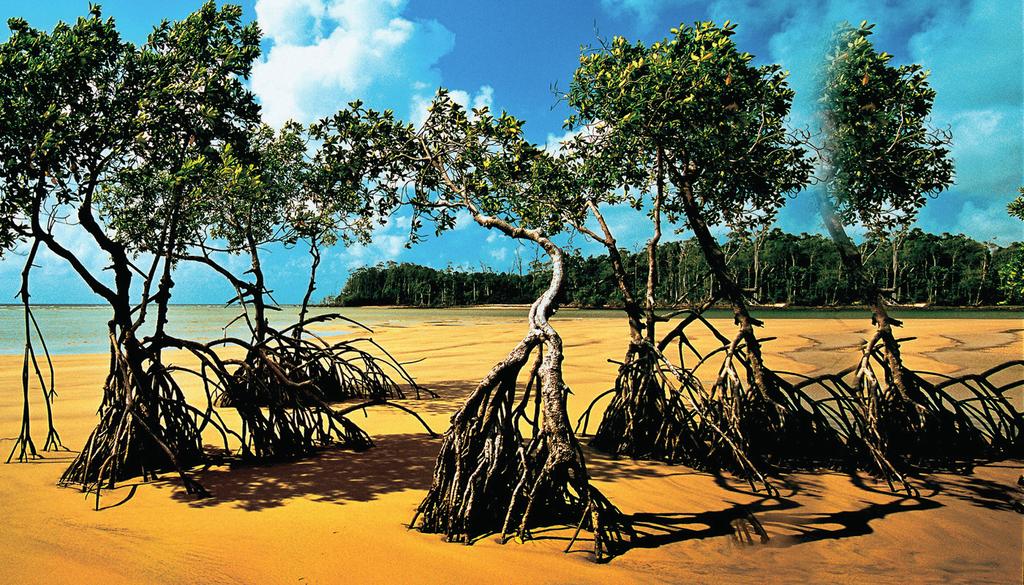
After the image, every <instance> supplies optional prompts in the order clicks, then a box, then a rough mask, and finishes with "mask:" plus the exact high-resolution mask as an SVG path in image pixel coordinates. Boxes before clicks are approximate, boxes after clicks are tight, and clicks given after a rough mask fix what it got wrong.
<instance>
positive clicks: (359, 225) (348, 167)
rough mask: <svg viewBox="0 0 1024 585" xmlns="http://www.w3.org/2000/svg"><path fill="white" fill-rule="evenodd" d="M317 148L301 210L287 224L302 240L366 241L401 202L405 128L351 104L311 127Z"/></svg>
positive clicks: (386, 115) (388, 112) (392, 119)
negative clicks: (294, 227) (316, 238)
mask: <svg viewBox="0 0 1024 585" xmlns="http://www.w3.org/2000/svg"><path fill="white" fill-rule="evenodd" d="M309 134H310V137H311V138H312V139H313V140H315V141H317V142H318V143H319V144H320V147H319V148H318V150H317V151H316V153H315V154H314V155H313V159H312V161H311V163H310V177H309V186H308V189H307V194H306V197H305V201H306V204H305V209H303V208H302V207H301V206H300V207H299V208H297V209H296V210H295V212H294V213H295V214H296V215H295V216H294V217H293V219H292V224H293V225H294V226H296V230H297V231H298V232H299V233H300V234H305V236H306V237H310V236H312V237H316V231H317V229H316V228H317V226H320V227H319V232H320V237H319V239H320V240H321V241H326V242H329V241H330V239H331V238H334V237H337V236H339V235H340V236H341V238H342V239H343V240H344V241H345V242H346V243H349V242H352V241H360V242H367V241H369V239H370V237H371V233H372V231H373V228H374V227H375V226H376V225H377V224H383V223H384V222H385V221H386V220H387V217H388V216H389V215H390V214H391V213H392V212H393V211H394V210H395V208H396V207H397V206H398V204H399V203H400V201H401V191H400V189H401V187H402V185H403V182H404V180H403V179H404V176H403V172H404V168H405V167H404V163H403V160H402V158H401V157H400V156H396V153H400V152H402V151H403V149H404V148H406V147H407V145H408V143H407V141H408V128H407V127H406V126H405V125H404V124H403V123H402V122H401V121H399V120H398V119H396V118H395V116H394V113H393V112H392V111H391V110H384V111H383V112H378V111H376V110H372V109H368V108H366V107H364V106H363V103H362V102H360V101H355V102H352V103H350V104H349V105H348V107H347V108H344V109H341V110H339V111H338V112H337V113H336V114H334V115H333V116H331V117H329V118H324V119H321V120H320V121H318V122H317V123H315V124H313V125H312V126H310V129H309Z"/></svg>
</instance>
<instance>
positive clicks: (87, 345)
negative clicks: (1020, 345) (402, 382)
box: [0, 305, 1024, 355]
mask: <svg viewBox="0 0 1024 585" xmlns="http://www.w3.org/2000/svg"><path fill="white" fill-rule="evenodd" d="M169 311H170V315H169V320H168V325H167V328H168V332H169V333H171V334H172V335H174V336H177V337H182V338H185V339H193V340H196V341H209V340H213V339H217V338H220V337H225V336H233V337H242V338H245V337H246V336H247V334H248V331H247V328H246V325H245V323H244V322H243V321H236V322H235V323H234V324H231V325H230V326H229V325H228V324H229V323H230V322H231V321H232V320H233V319H234V318H235V317H237V316H238V315H239V313H240V309H239V308H238V307H225V306H222V305H171V307H170V310H169ZM309 312H310V315H311V316H313V315H322V314H326V313H340V314H342V315H344V316H345V317H348V318H350V319H353V320H355V321H358V322H359V323H361V324H363V325H366V326H367V327H370V328H371V329H372V328H373V327H375V326H389V327H410V326H415V325H418V324H423V323H433V324H445V325H459V324H467V323H486V322H489V321H490V322H493V321H517V320H524V319H525V318H526V313H527V308H526V307H518V306H513V307H487V308H472V307H471V308H456V309H406V308H378V307H344V308H336V307H311V308H310V311H309ZM754 312H755V314H756V316H758V317H760V318H763V319H809V318H824V319H835V318H853V319H857V318H863V319H865V320H867V319H869V316H868V313H867V312H866V311H861V310H856V309H852V310H851V309H842V310H830V309H760V308H759V309H756V310H755V311H754ZM33 313H34V314H35V317H36V321H38V323H39V328H40V330H41V331H42V332H43V336H44V337H45V339H46V345H47V347H48V348H49V350H50V353H53V354H69V353H71V354H73V353H105V352H106V351H107V338H106V335H107V332H106V331H107V321H108V320H109V319H110V315H111V314H110V308H109V307H107V306H105V305H38V306H35V307H33ZM298 313H299V307H298V306H295V305H284V306H281V307H280V310H279V311H269V312H268V318H269V319H270V322H271V325H273V326H275V327H278V328H283V327H287V326H288V325H290V324H292V323H294V322H295V320H296V319H297V318H298ZM893 314H894V316H896V317H897V318H900V319H913V318H931V319H943V318H989V319H992V318H996V319H999V318H1005V319H1017V320H1021V319H1022V318H1024V314H1022V313H1021V312H1019V311H984V310H982V311H974V310H969V311H962V310H912V311H894V312H893ZM621 316H622V313H621V312H620V311H618V310H616V309H571V308H569V309H562V310H560V311H559V312H558V313H557V314H556V315H555V320H556V321H557V320H560V319H590V318H612V319H614V318H618V317H621ZM708 316H709V317H712V318H715V317H718V318H727V317H730V316H731V313H729V312H728V311H725V310H720V309H715V310H712V311H709V312H708ZM153 318H155V315H154V316H153ZM24 326H25V325H24V314H23V312H22V308H21V306H20V305H0V354H19V355H20V354H21V353H22V352H23V351H24V348H25V333H24ZM149 327H150V328H149V329H147V328H146V327H143V330H142V335H146V334H147V333H149V332H150V331H151V330H152V329H151V327H152V325H151V324H150V325H149ZM312 330H313V331H315V332H317V333H318V334H322V335H341V334H344V333H349V332H353V331H357V330H359V327H358V326H356V325H354V324H352V323H349V322H346V321H344V320H340V319H336V320H332V321H326V322H323V323H317V324H316V325H314V326H313V327H312ZM36 350H37V351H41V350H42V348H41V347H40V346H39V345H38V342H37V345H36Z"/></svg>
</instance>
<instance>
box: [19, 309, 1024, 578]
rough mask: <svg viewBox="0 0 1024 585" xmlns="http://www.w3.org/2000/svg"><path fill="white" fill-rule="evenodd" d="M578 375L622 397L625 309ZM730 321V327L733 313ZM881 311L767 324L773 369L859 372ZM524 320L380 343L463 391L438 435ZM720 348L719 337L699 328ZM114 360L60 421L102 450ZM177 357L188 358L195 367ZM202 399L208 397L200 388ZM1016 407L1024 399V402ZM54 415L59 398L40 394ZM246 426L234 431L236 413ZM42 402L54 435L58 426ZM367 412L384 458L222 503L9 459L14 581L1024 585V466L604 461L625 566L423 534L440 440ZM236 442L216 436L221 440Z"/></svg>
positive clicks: (574, 340)
mask: <svg viewBox="0 0 1024 585" xmlns="http://www.w3.org/2000/svg"><path fill="white" fill-rule="evenodd" d="M556 325H557V328H558V330H559V331H560V333H561V334H562V336H563V338H564V340H565V344H566V360H565V378H566V381H567V383H568V384H569V385H570V387H571V388H572V390H573V395H572V396H571V397H570V402H569V409H570V415H571V416H573V417H575V416H576V415H578V414H579V413H580V412H581V411H582V410H583V409H584V408H585V407H586V405H587V404H589V403H590V401H591V400H592V398H593V397H595V396H596V395H597V394H599V393H600V392H602V391H603V390H605V389H607V388H608V387H609V386H610V385H611V383H612V381H613V379H614V376H615V366H614V364H610V363H608V362H607V360H608V359H609V358H611V359H621V357H622V353H623V350H624V344H625V341H626V338H627V331H626V328H625V324H624V322H623V320H621V319H615V318H608V319H601V318H588V319H560V320H558V321H557V322H556ZM715 325H716V326H719V327H721V328H722V329H723V330H725V331H728V330H730V327H731V323H729V322H727V321H724V320H721V321H715ZM869 327H870V324H869V323H868V322H867V320H866V319H865V320H853V319H806V320H805V319H778V320H772V321H769V322H768V324H767V327H766V328H765V330H764V331H763V332H761V333H762V335H764V336H777V337H778V338H777V339H775V340H773V341H770V342H768V343H766V344H765V352H766V359H767V361H768V363H769V365H771V366H772V367H774V368H776V369H779V370H788V371H793V372H797V373H802V374H814V373H818V372H822V371H830V370H831V371H834V370H837V369H841V368H844V367H848V366H852V365H854V364H855V363H856V359H857V347H858V344H859V341H860V340H861V339H863V338H865V337H866V336H867V335H868V333H869V331H868V330H869ZM523 332H524V326H523V324H522V323H521V322H517V321H514V320H501V319H498V320H495V322H493V323H490V324H486V325H485V324H480V323H472V324H465V325H459V324H458V323H454V324H453V323H449V322H446V323H444V324H429V323H424V324H417V325H416V326H415V327H393V328H384V329H380V330H378V331H377V333H376V335H375V339H376V340H377V341H378V342H380V343H382V344H383V345H384V346H385V347H387V348H388V349H389V350H390V351H391V352H392V353H394V354H395V355H397V356H399V357H400V358H401V359H402V360H407V361H415V360H420V359H421V358H424V359H423V361H419V362H416V363H414V364H411V365H410V366H409V370H410V372H411V373H412V374H413V375H414V376H415V377H416V378H417V380H418V381H419V382H421V383H422V384H424V385H426V386H428V387H430V388H433V389H434V390H436V391H437V392H438V393H439V394H440V395H441V396H440V398H438V399H436V400H430V401H415V400H409V401H406V402H405V404H406V405H408V406H410V407H412V408H415V409H416V410H418V411H419V412H421V413H423V415H424V417H425V418H426V419H427V420H428V422H429V423H430V424H431V425H432V426H433V427H434V428H435V429H437V430H443V429H444V428H445V427H446V426H447V424H448V418H449V417H450V415H451V414H452V413H453V412H454V411H455V409H457V408H458V406H459V405H460V404H461V401H462V400H463V398H464V397H465V396H466V395H467V394H468V393H469V392H470V391H471V390H472V388H473V386H475V384H476V382H477V381H478V380H479V379H480V378H481V377H482V376H483V375H484V374H485V373H486V372H487V370H488V369H490V367H491V366H492V365H493V364H494V363H495V362H496V361H497V360H499V359H501V358H502V357H504V355H505V352H506V351H507V350H509V349H510V348H511V347H512V346H513V345H514V344H515V343H516V342H517V341H518V340H519V339H520V338H521V336H522V334H523ZM901 334H904V335H907V336H911V335H913V336H917V338H918V339H917V340H915V341H912V342H908V343H906V344H905V350H904V351H905V357H906V361H907V363H908V364H909V365H911V366H912V367H914V368H916V369H924V370H930V371H935V372H940V373H947V374H951V373H956V372H960V371H964V370H970V371H981V370H984V369H987V368H989V367H991V366H993V365H995V364H997V363H1001V362H1003V361H1006V360H1009V359H1018V358H1021V357H1022V353H1024V335H1022V323H1021V321H1019V320H1016V319H973V320H966V319H965V320H953V319H914V320H908V321H907V323H906V326H905V327H904V328H903V331H902V333H901ZM695 341H696V343H697V344H698V347H701V346H703V347H710V345H711V343H712V340H711V338H710V336H698V337H697V338H696V339H695ZM106 359H107V358H106V356H103V355H66V356H57V357H56V358H55V363H56V370H57V390H58V392H59V394H60V396H59V398H58V401H57V403H56V406H55V411H56V416H57V424H58V429H59V431H60V432H61V434H62V437H63V438H64V442H65V443H66V444H67V445H69V446H72V447H75V446H79V445H81V444H82V443H83V442H84V440H85V438H86V437H87V435H88V433H89V431H90V430H91V429H92V426H93V425H94V424H95V410H96V407H97V406H98V404H99V399H100V388H101V386H102V383H103V378H104V375H105V373H106V366H107V362H106ZM173 359H180V360H183V361H187V360H185V359H184V357H183V356H176V357H174V358H172V361H173ZM20 381H21V358H20V357H19V356H0V387H2V388H4V389H5V391H4V392H3V393H2V394H0V435H2V436H3V437H4V438H3V439H2V440H0V450H2V454H3V456H4V457H6V455H7V453H9V452H10V449H11V448H12V446H13V436H14V435H15V434H16V433H17V430H18V425H19V421H20V415H21V399H20ZM188 392H189V394H190V396H192V397H196V396H198V392H197V388H196V386H195V384H194V383H190V385H189V387H188ZM1014 400H1015V401H1016V405H1017V406H1018V407H1024V405H1022V403H1021V397H1020V394H1019V393H1018V394H1017V395H1016V396H1015V397H1014ZM36 402H37V403H38V400H37V401H36ZM224 415H225V416H226V417H227V418H229V420H230V419H231V415H232V413H231V411H230V410H225V411H224ZM42 416H43V409H42V405H41V404H34V410H33V425H34V433H33V434H34V436H35V438H36V440H37V441H38V442H40V443H41V441H42V438H43V437H44V436H45V423H44V422H43V419H42ZM354 420H355V422H357V423H358V424H360V425H361V426H363V427H364V428H365V429H366V430H367V431H369V432H370V433H371V435H373V437H374V440H375V441H376V443H377V446H376V447H375V448H374V449H371V450H370V451H367V452H365V453H352V452H348V451H343V450H332V451H327V452H325V453H324V454H322V455H321V456H319V457H317V458H313V459H309V460H304V461H299V462H295V463H288V464H280V465H272V466H261V467H243V468H236V469H229V468H227V467H223V466H222V467H213V468H210V469H208V470H205V471H199V472H198V473H197V476H198V478H199V479H200V481H201V482H202V483H203V484H204V486H205V487H207V489H209V491H210V492H211V493H212V494H213V497H211V498H208V499H203V500H194V499H192V498H191V497H189V496H187V495H186V494H185V493H184V491H183V490H182V489H181V488H180V486H179V484H178V482H177V481H176V480H174V479H170V478H171V475H168V479H167V480H166V481H160V482H154V483H150V484H139V483H138V482H125V483H124V484H122V485H121V486H119V487H118V488H117V489H116V490H113V491H111V492H108V493H106V494H105V495H104V496H103V500H102V505H103V506H104V507H105V508H106V509H104V510H102V511H100V512H96V511H93V509H92V501H87V500H86V499H85V497H84V496H83V495H82V494H81V493H79V492H77V491H74V490H71V489H62V488H58V487H56V486H55V485H54V484H55V482H56V480H57V478H58V477H59V476H60V473H61V472H62V471H63V469H64V467H65V466H66V465H67V462H68V460H69V458H70V457H71V456H72V455H71V454H49V453H48V454H46V459H43V460H40V461H37V462H33V463H29V464H20V465H16V464H11V465H0V513H2V518H3V529H2V530H0V547H2V548H3V550H4V552H5V555H4V556H5V559H4V561H3V562H2V563H0V582H5V583H65V582H67V583H71V582H74V583H93V582H104V583H129V582H130V583H166V582H197V583H198V582H203V583H236V582H237V583H331V582H352V583H362V582H367V583H405V582H408V583H419V582H423V583H452V582H454V583H480V582H495V581H496V582H508V583H531V584H541V583H581V582H587V583H590V582H601V583H650V582H663V583H681V582H698V583H703V582H708V583H713V582H723V581H726V582H793V581H812V582H825V581H830V582H868V581H870V582H873V583H890V582H892V583H895V582H901V583H918V582H926V583H928V582H951V581H952V582H995V583H1019V582H1020V580H1021V574H1022V573H1021V571H1022V553H1021V551H1022V545H1024V542H1022V530H1024V516H1021V515H1019V514H1016V513H1015V512H1013V511H1012V510H1011V509H1010V506H1011V498H1012V496H1013V493H1014V488H1013V485H1014V481H1015V480H1016V478H1017V476H1018V475H1019V474H1020V473H1021V471H1022V469H1021V463H1020V462H1003V463H1000V464H996V465H990V466H984V467H979V468H978V469H977V470H976V471H975V473H974V475H971V476H953V475H944V474H936V475H929V476H926V477H922V478H919V479H918V486H919V488H920V490H921V495H922V497H921V498H920V499H909V498H904V497H901V496H900V495H896V494H891V493H889V492H888V490H887V488H886V486H885V485H884V484H879V483H878V482H876V481H874V480H873V479H872V478H870V477H868V476H866V475H857V476H848V475H844V474H840V473H819V474H796V475H791V476H787V477H786V478H784V481H783V483H782V485H781V486H780V491H781V492H782V497H781V498H780V499H778V500H769V499H765V498H763V497H761V496H760V495H759V494H756V493H752V492H750V491H749V490H748V489H746V486H745V484H742V483H741V482H737V481H734V480H732V479H728V478H718V477H715V476H713V475H710V474H705V473H700V472H696V471H693V470H690V469H688V468H686V467H682V466H668V465H663V464H658V463H649V462H633V461H628V460H619V461H616V460H612V459H610V458H609V457H607V456H604V455H601V454H599V453H596V452H593V451H591V450H589V449H588V450H587V457H588V464H589V467H590V470H591V473H592V475H593V477H594V482H595V484H596V485H597V487H598V488H600V489H601V490H602V491H603V492H604V493H605V494H606V495H607V496H608V497H609V498H610V499H611V500H612V501H613V502H614V503H615V504H616V505H617V506H619V508H620V509H621V510H622V511H623V512H624V513H627V514H632V515H634V516H633V518H634V520H635V521H636V523H637V527H638V529H639V530H640V537H639V538H638V540H637V541H636V542H634V543H633V547H632V548H631V549H629V550H628V551H626V552H625V553H624V554H622V555H621V556H619V557H616V558H615V559H613V560H612V561H611V562H610V563H608V564H604V565H597V564H594V563H593V562H591V561H590V559H591V554H590V551H589V547H588V543H586V542H582V543H578V544H577V546H576V548H575V549H574V552H572V553H570V554H562V552H561V549H562V548H564V546H565V542H566V539H567V538H568V537H569V535H570V533H571V531H568V530H566V529H562V528H556V529H551V530H541V531H537V533H536V536H537V537H538V538H537V539H536V540H533V541H530V542H527V543H516V542H510V543H508V544H506V545H500V544H498V543H497V542H496V539H495V537H485V538H483V539H481V540H480V541H479V542H477V543H476V544H475V545H473V546H471V547H466V546H462V545H456V544H449V543H445V542H444V541H443V539H442V538H441V537H439V536H437V535H426V534H421V533H419V532H416V531H410V530H407V529H406V527H405V524H406V523H407V522H408V521H409V520H410V519H411V517H412V514H413V511H414V509H415V507H416V505H417V504H418V503H419V501H420V499H421V498H422V497H423V495H424V493H425V491H426V489H427V488H428V487H429V484H430V477H431V471H432V468H433V460H434V457H435V455H436V453H437V449H438V445H439V441H437V440H431V439H429V438H427V437H426V436H425V435H424V434H422V433H421V432H420V429H419V428H418V425H417V423H416V422H415V421H414V420H413V419H411V418H410V417H408V416H407V415H404V414H402V413H400V412H397V411H393V410H390V409H377V410H371V411H370V412H369V413H368V416H367V417H366V418H363V416H362V415H361V414H360V415H357V416H355V417H354ZM208 441H209V442H210V443H214V442H215V438H214V437H213V436H209V437H208ZM745 510H750V511H753V512H754V513H755V514H756V516H757V518H758V519H760V520H761V522H762V523H763V525H764V527H765V529H766V530H767V532H768V534H769V536H770V541H769V543H768V544H767V545H763V546H762V545H754V546H747V545H740V544H738V543H736V542H735V541H734V538H733V537H732V527H731V522H732V520H734V519H736V518H737V517H739V516H740V515H741V514H743V513H744V511H745Z"/></svg>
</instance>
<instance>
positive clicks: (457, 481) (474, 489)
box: [412, 214, 618, 558]
mask: <svg viewBox="0 0 1024 585" xmlns="http://www.w3.org/2000/svg"><path fill="white" fill-rule="evenodd" d="M474 219H475V220H476V221H477V223H479V224H480V225H482V226H484V227H487V228H493V229H499V230H501V231H502V232H504V233H505V234H506V235H508V236H510V237H513V238H518V239H525V240H530V241H533V242H535V243H537V244H538V245H540V246H541V247H542V248H543V249H544V251H545V252H546V253H547V254H548V257H549V258H550V259H551V263H552V271H551V283H550V285H549V286H548V288H547V290H546V291H545V292H544V294H543V295H541V297H540V298H538V299H537V300H536V301H534V303H533V305H532V306H531V307H530V312H529V330H528V331H527V334H526V336H525V337H524V338H523V340H522V341H520V342H519V343H518V344H517V345H516V347H515V348H514V349H513V350H512V351H511V352H510V353H509V354H508V356H506V357H505V359H504V360H502V361H501V362H499V363H498V364H497V365H495V366H494V368H492V369H491V371H490V372H488V374H487V376H485V377H484V379H483V380H482V381H481V382H480V384H479V385H478V386H477V387H476V389H475V390H474V391H473V393H472V394H470V396H469V398H468V399H467V400H466V403H465V404H464V405H463V407H462V408H461V409H460V410H459V411H458V412H457V413H455V415H453V416H452V424H451V427H450V428H449V430H448V431H447V432H446V433H445V435H444V440H443V442H442V444H441V451H440V454H439V455H438V458H437V463H436V466H435V468H434V480H433V484H432V485H431V488H430V490H429V491H428V492H427V495H426V497H425V498H424V500H423V502H422V503H421V504H420V506H419V508H418V510H417V512H416V516H415V517H414V518H413V521H412V525H413V526H416V527H417V528H419V530H421V531H423V532H431V533H441V534H445V535H446V536H447V537H448V539H449V540H450V541H455V542H464V543H467V544H468V543H472V542H473V541H474V540H475V539H476V538H478V537H480V536H482V535H485V534H489V533H495V532H499V531H500V533H501V535H502V541H503V542H504V541H505V540H507V538H508V536H510V535H513V534H514V535H517V536H519V537H520V538H527V537H528V536H529V529H530V528H531V527H533V526H538V525H544V524H550V523H552V522H555V523H559V522H572V523H574V524H576V523H578V525H579V526H580V527H588V528H589V529H591V530H593V531H594V533H595V554H596V555H597V557H598V558H602V557H604V555H606V554H607V553H608V551H609V548H608V547H609V546H610V545H612V544H613V542H614V540H615V539H616V538H617V535H618V533H617V531H616V530H615V529H614V525H615V523H616V522H617V520H618V518H617V516H618V512H617V510H615V508H614V507H613V506H612V505H611V504H610V503H609V502H608V500H607V499H605V498H604V496H602V495H601V494H600V492H598V491H597V490H596V489H595V488H593V487H592V486H591V485H590V481H589V476H588V474H587V468H586V463H585V462H584V457H583V451H582V448H581V447H580V444H579V442H578V441H577V439H576V436H575V434H574V433H573V430H572V427H571V425H570V423H569V416H568V413H567V410H566V396H567V391H568V389H567V388H566V386H565V384H564V381H563V380H562V359H563V355H562V340H561V337H559V335H558V333H557V332H556V331H555V329H554V327H552V326H551V323H550V322H549V320H548V319H549V318H550V317H551V315H552V314H553V313H554V312H555V310H556V309H557V299H558V297H559V295H560V293H561V291H562V287H563V286H564V281H565V273H564V258H563V253H562V250H561V249H559V248H558V247H557V246H556V245H554V244H553V243H552V242H551V241H550V240H548V239H547V238H546V237H544V236H543V235H541V234H540V233H539V232H537V231H534V230H525V229H522V228H516V227H513V226H511V225H509V224H507V223H505V222H503V221H501V220H498V219H495V218H491V217H486V216H482V215H480V214H476V215H475V216H474ZM534 351H543V357H542V358H541V361H540V363H539V365H538V367H537V369H536V379H537V380H538V382H539V383H538V384H537V385H536V389H535V390H534V391H535V392H538V393H539V396H538V398H539V400H540V412H541V417H542V418H541V421H540V422H539V425H536V426H535V428H536V429H537V432H536V433H535V435H534V436H533V437H531V438H530V440H529V441H528V442H526V444H525V445H524V440H523V436H522V434H521V432H520V429H519V421H520V419H521V418H523V415H524V409H525V407H526V406H527V405H528V403H529V400H528V396H523V397H522V399H521V400H520V401H519V402H518V406H517V402H516V396H515V393H516V386H517V378H518V377H519V374H520V372H521V371H522V369H523V368H524V367H525V366H526V364H527V362H528V361H529V358H530V355H531V353H532V352H534ZM531 386H533V385H532V384H531ZM534 423H535V424H536V423H537V421H536V420H535V421H534ZM417 520H419V523H418V524H417ZM570 546H571V543H570Z"/></svg>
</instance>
